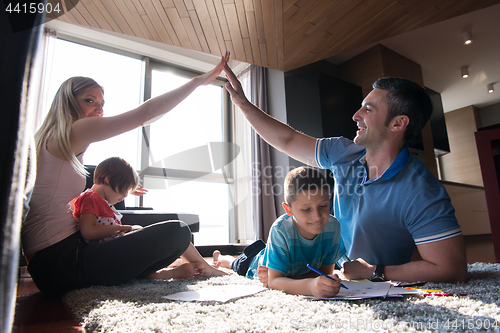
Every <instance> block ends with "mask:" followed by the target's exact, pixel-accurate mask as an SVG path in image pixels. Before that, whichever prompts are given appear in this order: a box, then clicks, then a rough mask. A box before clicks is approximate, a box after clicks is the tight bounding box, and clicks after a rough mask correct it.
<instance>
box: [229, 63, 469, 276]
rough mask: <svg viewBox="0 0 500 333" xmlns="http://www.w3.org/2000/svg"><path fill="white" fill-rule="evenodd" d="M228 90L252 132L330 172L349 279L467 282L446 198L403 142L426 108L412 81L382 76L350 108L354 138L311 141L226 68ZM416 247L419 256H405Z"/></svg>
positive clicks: (428, 112)
mask: <svg viewBox="0 0 500 333" xmlns="http://www.w3.org/2000/svg"><path fill="white" fill-rule="evenodd" d="M224 71H225V72H226V76H227V78H228V80H229V82H227V83H226V88H227V89H228V91H229V93H230V94H231V98H232V100H233V102H234V104H236V105H237V106H238V107H239V108H240V109H241V110H242V112H243V114H244V115H245V117H246V118H247V119H248V121H249V122H250V124H251V125H252V126H253V128H254V129H255V130H256V131H257V133H258V134H259V135H260V136H261V137H262V138H263V139H264V140H266V141H267V142H268V143H269V144H270V145H272V146H273V147H275V148H276V149H278V150H280V151H282V152H284V153H286V154H288V155H289V156H291V157H292V158H294V159H296V160H298V161H301V162H302V163H305V164H308V165H310V166H313V167H320V168H328V169H330V170H332V172H333V175H334V178H335V199H334V212H335V217H336V218H337V219H338V220H339V221H340V223H341V227H342V237H343V240H344V243H345V245H346V248H347V252H348V255H349V257H351V258H358V259H356V260H353V261H351V262H345V263H344V264H343V273H344V275H345V277H346V278H348V279H363V278H372V279H374V280H375V279H386V280H393V281H408V282H415V281H429V282H453V283H456V282H465V281H466V280H467V263H466V257H465V248H464V241H463V237H462V234H461V231H460V227H459V225H458V223H457V221H456V218H455V214H454V209H453V207H452V205H451V202H450V199H449V197H448V195H447V193H446V191H445V189H444V187H443V186H442V185H441V184H440V183H439V181H438V180H437V179H436V178H435V177H434V176H433V175H432V174H431V173H430V172H429V170H428V169H427V168H426V167H425V165H424V164H423V163H422V162H420V161H419V160H418V159H417V158H416V157H414V156H413V155H412V154H410V152H409V150H408V146H407V145H406V143H407V142H408V140H409V139H410V138H411V137H412V136H413V135H415V134H416V133H419V132H420V131H421V130H422V128H423V127H424V125H425V124H426V122H427V121H428V120H429V118H430V115H431V113H432V103H431V101H430V99H429V97H428V96H427V94H426V93H425V90H423V89H422V88H421V87H419V86H418V85H417V84H416V83H414V82H412V81H409V80H405V79H396V78H385V79H380V80H378V81H377V82H375V83H374V89H373V90H372V91H371V92H370V93H369V94H368V95H367V96H366V98H365V99H364V100H363V103H362V105H361V108H360V109H359V110H358V111H357V112H356V113H355V114H354V116H353V120H354V121H355V122H356V123H357V124H358V131H357V133H356V137H355V139H354V142H352V141H351V140H348V139H346V138H342V137H341V138H327V139H316V138H312V137H310V136H307V135H305V134H303V133H300V132H297V131H295V130H294V129H293V128H291V127H289V126H288V125H286V124H284V123H282V122H280V121H278V120H276V119H274V118H273V117H271V116H269V115H267V114H266V113H264V112H262V111H261V110H260V109H258V108H257V107H256V106H254V105H253V104H251V103H250V102H249V101H248V100H247V99H246V97H245V95H244V93H243V90H242V88H241V84H240V82H239V81H238V80H237V78H236V76H235V75H234V73H233V72H232V71H231V69H230V68H229V66H228V65H227V64H225V66H224ZM415 245H416V246H417V249H418V251H419V253H420V256H421V258H422V260H419V261H413V262H412V261H411V256H412V254H413V251H414V249H415Z"/></svg>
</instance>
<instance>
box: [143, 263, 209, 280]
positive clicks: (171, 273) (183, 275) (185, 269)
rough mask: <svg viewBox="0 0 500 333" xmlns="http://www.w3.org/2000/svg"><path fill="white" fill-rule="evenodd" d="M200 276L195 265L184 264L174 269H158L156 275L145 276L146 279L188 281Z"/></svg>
mask: <svg viewBox="0 0 500 333" xmlns="http://www.w3.org/2000/svg"><path fill="white" fill-rule="evenodd" d="M200 275H201V272H200V271H199V270H198V268H197V265H196V263H184V264H182V265H180V266H178V267H175V268H164V269H160V270H159V271H157V272H156V273H153V274H150V275H148V276H147V278H148V279H154V280H170V279H190V278H195V277H198V276H200Z"/></svg>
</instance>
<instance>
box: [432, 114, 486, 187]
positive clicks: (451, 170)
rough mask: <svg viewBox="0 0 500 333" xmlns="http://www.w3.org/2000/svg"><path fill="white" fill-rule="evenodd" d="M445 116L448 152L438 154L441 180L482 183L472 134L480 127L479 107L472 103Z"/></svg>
mask: <svg viewBox="0 0 500 333" xmlns="http://www.w3.org/2000/svg"><path fill="white" fill-rule="evenodd" d="M444 116H445V119H446V128H447V130H448V138H449V141H450V153H449V154H446V155H443V156H440V157H439V168H440V171H441V179H442V180H446V181H450V182H455V183H462V184H469V185H475V186H483V178H482V177H481V170H480V167H479V157H478V153H477V147H476V140H475V137H474V133H475V132H476V131H477V130H478V128H481V119H480V116H479V110H478V109H477V108H476V107H475V106H472V105H471V106H467V107H464V108H461V109H458V110H454V111H450V112H446V113H445V114H444Z"/></svg>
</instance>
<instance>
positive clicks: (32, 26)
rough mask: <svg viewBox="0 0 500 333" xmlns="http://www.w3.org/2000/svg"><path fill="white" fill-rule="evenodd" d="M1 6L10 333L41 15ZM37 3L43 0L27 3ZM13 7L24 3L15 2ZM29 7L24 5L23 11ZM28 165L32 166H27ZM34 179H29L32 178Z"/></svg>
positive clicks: (0, 279) (1, 209)
mask: <svg viewBox="0 0 500 333" xmlns="http://www.w3.org/2000/svg"><path fill="white" fill-rule="evenodd" d="M9 2H10V1H1V2H0V101H1V103H0V105H1V106H0V112H1V120H0V138H1V143H0V223H1V229H2V230H1V233H0V241H1V243H0V244H1V247H0V330H1V332H2V333H3V332H11V329H12V323H13V319H14V310H15V299H16V285H17V273H18V263H19V253H20V249H19V247H20V228H21V219H22V216H23V204H24V202H25V199H26V195H27V193H28V192H29V188H27V186H26V184H27V181H28V182H30V181H29V180H28V179H29V178H33V177H34V176H31V177H28V176H27V168H28V167H27V166H28V151H29V146H30V142H32V136H31V137H30V135H31V133H28V132H29V131H27V130H28V129H27V128H26V123H27V122H28V121H27V120H28V119H29V117H30V112H28V111H27V110H28V107H27V105H28V104H29V101H28V98H27V93H28V88H29V84H28V83H29V78H30V75H31V74H32V73H31V71H30V70H31V68H32V67H31V65H32V55H33V54H34V50H35V49H36V47H37V45H38V40H39V38H40V31H41V26H40V23H41V22H43V21H42V20H43V13H42V14H38V13H36V14H34V15H30V14H24V13H22V12H21V13H19V12H12V13H11V14H9V13H8V12H7V11H6V6H7V4H8V3H9ZM32 2H35V3H37V2H41V3H45V1H32ZM16 3H21V4H22V3H23V1H17V2H16ZM28 8H29V6H28ZM32 162H33V161H32ZM32 175H33V174H32Z"/></svg>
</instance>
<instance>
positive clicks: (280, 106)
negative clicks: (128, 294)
mask: <svg viewBox="0 0 500 333" xmlns="http://www.w3.org/2000/svg"><path fill="white" fill-rule="evenodd" d="M267 89H268V104H269V105H268V106H269V114H270V115H271V116H273V117H274V118H276V119H278V120H280V121H282V122H284V123H287V117H286V101H285V73H284V72H281V71H278V70H274V69H268V70H267ZM271 158H272V159H273V161H274V164H275V165H276V169H275V170H277V172H275V179H276V182H277V183H278V184H281V185H282V184H283V181H284V180H285V176H286V174H287V173H288V170H289V163H288V155H286V154H284V153H282V152H280V151H278V150H276V149H274V148H272V147H271ZM281 188H282V187H281ZM283 201H284V199H283V192H282V191H281V195H280V198H279V200H278V201H277V202H276V211H277V212H278V215H280V214H284V213H285V210H284V209H283V207H282V206H281V203H282V202H283Z"/></svg>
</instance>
